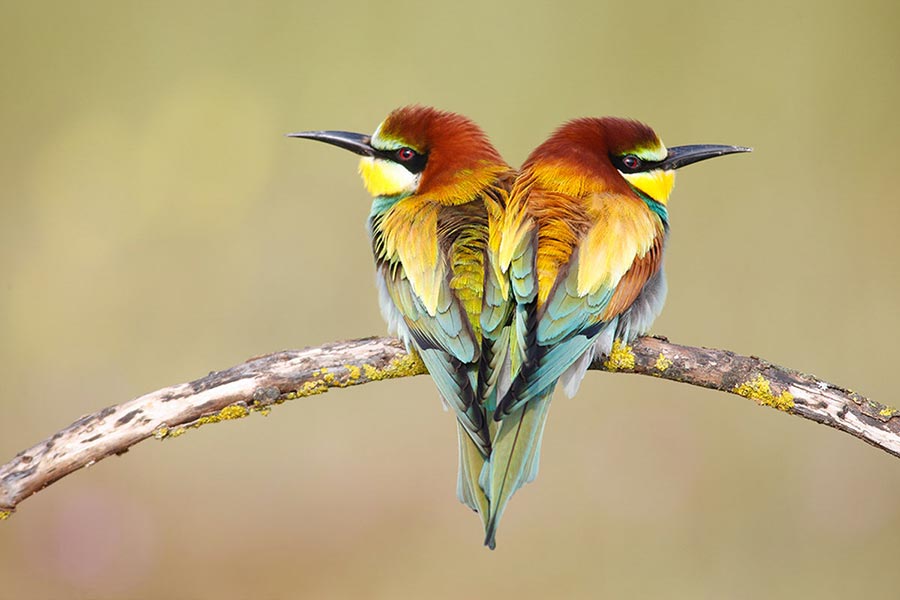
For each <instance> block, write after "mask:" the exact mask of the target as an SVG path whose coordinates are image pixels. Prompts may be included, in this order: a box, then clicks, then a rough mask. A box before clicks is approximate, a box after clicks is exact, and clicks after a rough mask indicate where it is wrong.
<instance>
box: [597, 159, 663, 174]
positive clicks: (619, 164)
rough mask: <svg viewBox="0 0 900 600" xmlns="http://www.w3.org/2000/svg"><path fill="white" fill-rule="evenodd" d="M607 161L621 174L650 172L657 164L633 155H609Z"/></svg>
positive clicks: (657, 162)
mask: <svg viewBox="0 0 900 600" xmlns="http://www.w3.org/2000/svg"><path fill="white" fill-rule="evenodd" d="M609 159H610V160H611V161H612V164H613V166H615V167H616V168H617V169H618V170H620V171H622V172H623V173H640V172H642V171H652V170H653V169H655V168H656V167H657V165H658V164H659V161H649V160H641V159H640V158H638V157H637V156H635V155H634V154H621V155H615V154H610V155H609Z"/></svg>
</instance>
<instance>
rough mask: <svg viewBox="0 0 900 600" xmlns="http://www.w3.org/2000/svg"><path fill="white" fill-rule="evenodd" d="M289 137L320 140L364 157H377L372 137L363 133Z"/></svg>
mask: <svg viewBox="0 0 900 600" xmlns="http://www.w3.org/2000/svg"><path fill="white" fill-rule="evenodd" d="M287 136H288V137H294V138H305V139H308V140H318V141H320V142H325V143H326V144H331V145H332V146H337V147H338V148H343V149H344V150H349V151H350V152H355V153H356V154H359V155H362V156H375V149H374V148H373V147H372V137H371V136H369V135H365V134H362V133H352V132H349V131H301V132H299V133H289V134H287Z"/></svg>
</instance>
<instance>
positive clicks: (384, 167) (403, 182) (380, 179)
mask: <svg viewBox="0 0 900 600" xmlns="http://www.w3.org/2000/svg"><path fill="white" fill-rule="evenodd" d="M359 174H360V176H361V177H362V180H363V184H364V185H365V186H366V189H367V190H368V191H369V193H370V194H372V195H373V196H396V195H398V194H412V193H414V192H415V191H416V188H417V187H418V186H419V176H418V175H414V174H413V173H410V172H409V171H408V170H407V169H406V167H404V166H403V165H400V164H397V163H395V162H392V161H389V160H383V159H380V158H374V157H371V156H366V157H363V158H362V160H360V161H359Z"/></svg>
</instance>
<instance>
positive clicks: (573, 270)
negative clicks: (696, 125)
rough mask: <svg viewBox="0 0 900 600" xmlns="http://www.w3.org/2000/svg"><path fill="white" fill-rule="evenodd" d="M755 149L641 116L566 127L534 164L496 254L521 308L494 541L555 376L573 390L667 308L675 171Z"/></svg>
mask: <svg viewBox="0 0 900 600" xmlns="http://www.w3.org/2000/svg"><path fill="white" fill-rule="evenodd" d="M748 150H749V148H742V147H738V146H718V145H697V146H677V147H674V148H669V149H666V147H665V146H664V145H663V144H662V142H661V141H660V139H659V137H658V136H657V135H656V134H655V133H654V132H653V130H652V129H650V128H649V127H648V126H646V125H644V124H642V123H639V122H637V121H630V120H624V119H616V118H609V117H607V118H599V119H598V118H586V119H576V120H573V121H570V122H568V123H566V124H564V125H563V126H562V127H560V128H559V129H558V130H557V131H556V132H555V133H554V134H553V135H552V136H551V137H550V138H549V139H548V140H547V141H545V142H544V143H543V144H541V145H540V146H538V147H537V148H536V149H535V150H534V152H532V153H531V155H530V156H529V157H528V159H527V160H526V161H525V164H524V165H523V166H522V169H521V171H520V172H519V175H518V177H517V179H516V181H515V184H514V186H513V189H512V192H511V194H510V199H509V204H508V206H507V211H506V214H505V217H504V223H503V228H502V233H501V235H502V237H501V242H500V247H499V253H498V255H497V256H496V257H495V260H496V261H497V263H498V266H499V268H500V270H501V271H502V272H503V273H504V274H505V275H506V276H507V278H506V279H505V280H501V281H504V282H505V283H504V285H507V284H508V285H509V286H510V287H511V290H512V294H513V296H514V298H515V304H516V306H515V318H514V319H513V321H514V334H513V335H511V336H510V337H511V342H510V358H511V363H512V364H511V369H512V372H513V376H514V379H513V381H512V384H511V386H510V387H509V389H508V391H507V392H506V393H505V394H504V396H503V397H502V398H501V400H500V401H499V403H498V406H497V409H496V411H495V414H494V418H495V419H497V420H500V426H499V428H498V430H497V432H496V434H495V436H494V439H493V454H492V457H491V461H490V463H489V466H488V471H489V473H488V475H487V477H486V478H485V479H486V481H485V484H486V485H485V487H486V489H487V494H488V499H489V504H490V514H489V515H488V523H487V528H486V529H487V531H486V539H485V544H487V545H488V546H491V547H493V545H494V543H495V541H494V536H495V534H496V531H497V525H498V522H499V520H500V517H501V516H502V514H503V511H504V509H505V507H506V505H507V503H508V502H509V499H510V497H511V496H512V495H513V493H515V491H516V490H517V489H519V488H520V487H521V486H522V485H524V484H525V483H527V482H529V481H532V480H533V479H534V478H535V476H536V475H537V470H538V462H539V455H540V448H541V437H542V434H543V429H544V424H545V422H546V419H547V410H548V407H549V404H550V397H551V395H552V394H553V390H554V388H555V386H556V382H557V381H558V380H560V379H562V380H563V383H564V387H565V391H566V392H567V394H568V395H569V396H572V395H574V394H575V392H576V391H577V389H578V385H579V384H580V382H581V379H582V378H583V377H584V373H585V370H586V369H587V368H588V366H589V365H590V363H591V361H592V359H593V357H594V356H596V355H599V354H601V353H602V354H609V353H610V351H611V349H612V346H613V343H614V340H617V339H618V340H621V341H622V342H623V343H628V342H630V341H631V340H633V339H635V338H636V337H638V336H640V335H642V334H644V333H646V332H647V331H648V330H649V328H650V325H651V323H653V321H654V319H656V317H657V316H658V315H659V313H660V311H661V310H662V306H663V302H664V301H665V297H666V279H665V274H664V272H663V255H664V252H665V247H666V238H667V236H668V231H669V213H668V200H669V194H670V193H671V191H672V186H673V184H674V179H675V170H676V169H678V168H680V167H683V166H686V165H689V164H691V163H695V162H698V161H701V160H705V159H708V158H713V157H715V156H722V155H724V154H731V153H734V152H747V151H748Z"/></svg>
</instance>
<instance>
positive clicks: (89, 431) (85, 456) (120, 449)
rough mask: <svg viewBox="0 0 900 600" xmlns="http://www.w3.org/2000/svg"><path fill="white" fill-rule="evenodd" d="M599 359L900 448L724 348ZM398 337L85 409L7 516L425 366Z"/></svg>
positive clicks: (881, 420) (21, 463)
mask: <svg viewBox="0 0 900 600" xmlns="http://www.w3.org/2000/svg"><path fill="white" fill-rule="evenodd" d="M591 368H592V369H596V370H603V371H611V372H612V371H614V372H626V373H637V374H640V375H650V376H653V377H659V378H661V379H668V380H670V381H677V382H681V383H687V384H690V385H696V386H700V387H705V388H710V389H715V390H719V391H723V392H728V393H732V394H737V395H739V396H744V397H746V398H751V399H753V400H755V401H757V402H759V403H760V404H764V405H766V406H770V407H772V408H775V409H778V410H781V411H784V412H787V413H790V414H794V415H797V416H800V417H803V418H805V419H810V420H813V421H816V422H817V423H822V424H824V425H828V426H829V427H833V428H835V429H838V430H840V431H843V432H845V433H849V434H850V435H853V436H855V437H857V438H859V439H861V440H863V441H865V442H868V443H869V444H871V445H873V446H875V447H877V448H880V449H882V450H884V451H885V452H888V453H889V454H892V455H894V456H898V457H900V411H898V410H896V409H894V408H891V407H888V406H885V405H883V404H878V403H876V402H873V401H871V400H868V399H867V398H864V397H862V396H860V395H859V394H856V393H854V392H850V391H848V390H846V389H844V388H841V387H838V386H836V385H833V384H830V383H827V382H825V381H821V380H819V379H817V378H815V377H812V376H810V375H804V374H802V373H798V372H796V371H793V370H791V369H785V368H783V367H778V366H776V365H772V364H770V363H768V362H766V361H764V360H761V359H759V358H756V357H751V356H740V355H737V354H734V353H733V352H728V351H726V350H716V349H710V348H694V347H690V346H681V345H678V344H673V343H670V342H669V341H668V340H665V339H663V338H651V337H645V338H641V339H639V340H637V341H636V342H635V343H634V344H632V345H631V346H621V345H618V344H617V345H616V346H615V347H614V348H613V351H612V353H611V354H610V356H604V357H601V358H600V359H599V360H597V361H596V362H595V363H594V364H593V365H592V366H591ZM425 372H426V371H425V367H424V365H422V363H421V361H419V360H418V358H416V357H414V356H410V355H408V354H407V353H406V351H405V350H404V348H403V345H402V344H401V343H400V342H399V341H398V340H396V339H392V338H368V339H362V340H352V341H346V342H335V343H332V344H326V345H324V346H319V347H315V348H306V349H304V350H290V351H284V352H277V353H275V354H269V355H266V356H260V357H257V358H253V359H251V360H249V361H247V362H245V363H242V364H240V365H237V366H235V367H231V368H230V369H226V370H224V371H214V372H212V373H210V374H209V375H207V376H205V377H202V378H200V379H197V380H194V381H191V382H189V383H182V384H179V385H174V386H171V387H167V388H163V389H161V390H157V391H155V392H151V393H149V394H146V395H144V396H141V397H139V398H136V399H134V400H129V401H128V402H124V403H122V404H118V405H116V406H110V407H107V408H104V409H103V410H100V411H98V412H95V413H93V414H90V415H86V416H83V417H81V418H80V419H78V420H77V421H75V422H74V423H72V424H71V425H69V426H68V427H66V428H65V429H62V430H61V431H59V432H57V433H55V434H53V435H52V436H51V437H49V438H48V439H46V440H44V441H42V442H40V443H38V444H37V445H35V446H33V447H31V448H29V449H27V450H23V451H22V452H19V453H18V454H17V455H16V456H15V458H13V459H12V460H11V461H9V462H8V463H6V464H5V465H3V466H0V519H3V518H6V517H8V516H9V515H10V514H11V513H12V512H13V511H15V509H16V508H17V507H18V505H19V503H21V502H22V501H23V500H25V499H26V498H28V497H29V496H31V495H32V494H34V493H36V492H38V491H40V490H42V489H44V488H45V487H47V486H48V485H50V484H51V483H53V482H55V481H58V480H59V479H60V478H62V477H65V476H66V475H68V474H69V473H72V472H73V471H77V470H78V469H80V468H82V467H86V466H90V465H92V464H94V463H95V462H97V461H98V460H102V459H104V458H106V457H107V456H111V455H114V454H122V453H124V452H126V451H128V449H129V448H131V446H133V445H135V444H137V443H138V442H140V441H143V440H145V439H147V438H150V437H156V438H158V439H165V438H168V437H176V436H178V435H181V434H182V433H184V432H185V431H186V430H187V429H188V428H193V427H200V426H201V425H205V424H208V423H217V422H220V421H225V420H231V419H237V418H241V417H245V416H247V415H249V414H250V413H251V412H253V411H258V412H262V413H267V412H268V411H269V410H270V408H271V407H272V406H273V405H275V404H280V403H282V402H285V401H287V400H292V399H296V398H302V397H305V396H311V395H315V394H320V393H323V392H327V391H328V390H329V389H331V388H335V387H348V386H351V385H361V384H363V383H369V382H370V381H379V380H382V379H394V378H398V377H409V376H413V375H420V374H423V373H425Z"/></svg>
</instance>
